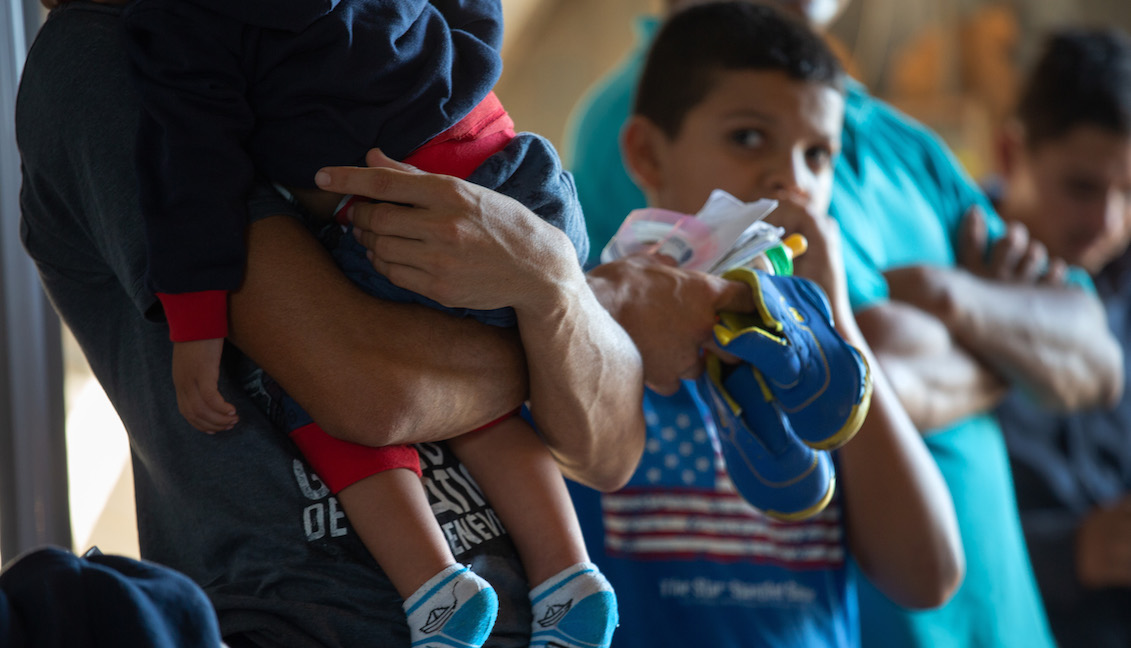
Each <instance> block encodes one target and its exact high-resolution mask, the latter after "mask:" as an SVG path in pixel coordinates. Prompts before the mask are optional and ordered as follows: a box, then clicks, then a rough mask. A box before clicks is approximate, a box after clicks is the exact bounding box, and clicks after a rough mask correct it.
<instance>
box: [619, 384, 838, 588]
mask: <svg viewBox="0 0 1131 648" xmlns="http://www.w3.org/2000/svg"><path fill="white" fill-rule="evenodd" d="M690 389H693V387H687V388H685V389H684V390H682V391H681V392H679V393H677V394H676V395H675V396H672V397H660V396H657V395H656V394H652V393H650V394H648V397H647V398H646V399H645V416H646V422H647V425H648V440H647V442H646V444H645V450H644V457H643V458H642V460H641V464H640V466H639V468H638V469H637V471H636V474H635V476H634V477H633V479H632V481H631V482H629V484H628V485H627V486H626V487H625V488H624V489H622V490H620V491H618V492H616V493H611V494H606V495H603V496H602V498H601V508H602V515H603V520H604V525H605V545H606V546H605V550H606V552H608V553H609V555H611V556H618V557H621V558H631V559H634V560H677V561H678V560H704V559H707V560H712V561H716V562H756V563H763V564H775V565H779V566H782V567H785V568H788V569H796V570H808V569H829V568H838V567H840V566H842V565H843V563H844V552H845V549H844V533H843V524H842V520H841V507H840V498H839V497H834V499H833V501H832V503H830V505H829V506H828V508H826V509H825V510H824V511H822V512H821V513H820V514H818V515H816V516H814V517H813V518H810V519H808V520H804V521H801V522H782V521H779V520H775V519H773V518H770V517H767V516H765V515H762V514H761V513H759V512H758V511H757V510H755V509H754V508H753V507H751V506H750V505H749V504H747V503H746V501H745V500H744V499H742V497H741V496H739V495H738V494H737V493H736V492H735V490H734V487H733V485H732V484H731V482H730V479H729V477H728V476H727V473H726V467H725V465H724V463H723V459H722V456H721V454H720V453H719V452H718V444H717V441H716V440H715V434H714V427H713V423H712V422H711V420H710V418H709V416H708V415H707V414H706V413H705V410H704V408H703V407H702V403H701V401H699V400H698V398H696V396H695V395H694V394H693V393H691V392H690V391H689V390H690Z"/></svg>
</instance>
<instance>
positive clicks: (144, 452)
mask: <svg viewBox="0 0 1131 648" xmlns="http://www.w3.org/2000/svg"><path fill="white" fill-rule="evenodd" d="M122 37H123V34H122V31H121V26H120V24H119V19H118V11H117V10H116V9H115V8H112V7H107V6H103V5H96V4H92V3H87V2H73V3H69V4H66V5H64V6H63V7H61V8H59V9H56V10H55V11H54V12H52V14H51V16H50V17H49V18H48V20H47V23H46V24H45V25H44V27H43V28H42V30H41V31H40V34H39V36H38V37H37V39H36V42H35V44H34V45H33V47H32V50H31V52H30V53H29V55H28V58H27V63H26V65H25V68H24V72H23V78H22V81H21V88H20V94H19V97H18V100H17V106H16V122H17V123H16V128H17V143H18V145H19V147H20V153H21V155H22V159H23V173H24V183H23V188H22V191H21V197H20V200H21V208H22V211H23V221H22V227H21V233H22V237H23V242H24V245H25V247H26V248H27V250H28V252H29V253H30V255H31V256H32V257H33V258H34V259H35V262H36V264H37V266H38V269H39V272H40V275H41V278H42V281H43V285H44V287H45V288H46V290H47V293H48V295H49V296H50V298H51V300H52V303H53V304H54V305H55V308H56V309H57V310H58V311H59V313H60V315H61V316H62V318H63V320H64V321H65V322H66V323H67V324H68V326H70V328H71V329H72V330H73V332H74V334H75V337H76V338H77V339H78V341H79V343H80V345H81V346H82V348H83V351H84V353H85V354H86V356H87V359H88V360H89V361H90V365H91V367H92V369H93V370H94V373H95V375H96V376H97V378H98V380H99V382H101V384H102V386H103V387H104V388H105V390H106V393H107V394H108V395H109V397H110V400H111V401H112V402H113V404H114V407H115V408H116V409H117V411H118V414H119V415H120V416H121V418H122V420H123V422H124V423H125V427H126V431H127V432H128V434H129V436H130V446H131V449H132V452H133V464H134V479H135V491H136V500H137V509H138V531H139V538H140V545H141V552H142V555H143V557H145V558H146V559H149V560H153V561H155V562H159V563H162V564H164V565H167V566H169V567H172V568H174V569H177V570H179V571H181V572H183V573H185V574H187V575H188V576H189V577H191V578H192V579H193V580H195V581H196V582H197V583H199V584H200V585H201V586H202V587H203V588H204V590H205V591H206V592H207V594H208V595H209V597H210V598H211V600H212V602H213V604H214V605H215V606H216V609H217V612H218V615H219V618H220V623H221V628H222V630H223V632H224V635H225V637H226V639H227V640H228V641H230V642H231V643H232V645H233V646H243V645H257V646H288V647H304V646H397V645H403V646H408V645H409V639H408V629H407V627H406V625H405V622H404V613H403V612H402V610H401V599H400V597H399V596H398V595H397V593H396V591H395V590H394V589H393V587H392V585H391V584H390V583H389V581H388V579H387V578H386V577H385V575H384V574H383V573H382V572H381V571H380V570H379V569H378V568H377V567H376V565H375V563H374V562H373V560H372V558H371V557H370V556H369V554H368V552H367V551H366V550H365V548H364V547H363V545H362V544H361V542H360V541H359V540H358V539H357V537H356V535H355V534H354V532H353V531H352V529H351V528H350V526H349V523H348V522H347V520H346V518H345V515H344V514H343V512H342V510H341V506H340V504H339V503H338V502H337V500H336V498H334V497H333V496H332V495H330V493H329V491H328V489H327V488H326V487H325V485H324V484H323V483H322V482H321V481H320V480H319V479H318V478H317V476H316V475H314V474H313V473H312V472H311V471H310V469H309V467H308V466H307V465H306V464H305V463H304V462H303V461H302V459H301V457H300V455H299V454H298V452H297V450H296V449H295V448H294V447H293V445H292V444H291V443H290V441H289V440H288V439H287V438H286V437H285V435H283V434H281V433H280V432H278V431H277V430H276V429H275V428H273V427H272V426H271V425H270V424H269V423H268V421H267V419H266V417H265V416H264V415H263V414H262V413H261V412H260V411H259V410H258V409H257V408H256V407H255V406H254V404H253V403H252V401H251V400H250V399H249V397H248V396H247V395H245V394H244V392H243V390H242V389H241V388H240V384H239V373H238V372H236V371H235V370H234V369H235V366H234V365H233V364H232V363H231V362H228V364H227V365H226V367H225V371H224V372H223V373H222V376H221V391H222V392H223V393H224V395H225V397H226V398H227V399H228V400H229V402H231V403H233V404H234V405H235V406H236V408H237V409H238V411H239V415H240V421H241V422H240V425H239V426H238V427H237V428H236V429H235V430H233V431H231V432H228V433H224V434H218V435H207V434H203V433H200V432H199V431H197V430H195V429H193V428H192V427H191V426H190V425H189V424H188V423H187V422H185V421H184V419H183V418H182V417H181V416H180V414H179V413H178V411H177V406H176V397H175V393H174V391H173V386H172V381H171V379H170V376H171V368H170V361H171V348H170V342H169V340H168V331H167V329H166V327H165V326H164V325H163V324H161V323H160V322H154V321H151V319H149V318H147V317H146V315H147V313H151V312H152V310H153V309H154V308H155V305H156V301H155V299H154V297H153V295H152V293H151V292H150V291H149V290H148V289H147V287H146V285H145V280H144V278H145V242H144V232H143V225H142V220H141V216H140V213H139V211H138V207H137V188H136V183H135V179H134V170H133V169H134V166H133V164H134V161H133V141H134V137H135V132H136V128H137V102H136V97H135V95H134V91H133V88H132V85H131V80H130V78H129V69H128V62H127V59H126V56H125V52H124V49H123V40H122ZM202 189H204V188H202ZM269 196H270V194H264V195H262V196H260V197H259V198H257V199H253V200H252V201H251V208H252V212H253V216H254V214H255V212H256V211H261V210H269V211H270V212H272V213H289V212H290V208H289V207H288V206H287V205H286V204H285V203H284V202H283V201H281V200H278V201H275V200H273V199H272V198H270V197H269ZM233 351H234V349H229V350H228V351H226V352H225V357H226V358H227V359H231V358H232V356H235V355H237V354H235V353H232V352H233ZM421 459H422V464H423V468H424V474H425V477H426V485H427V490H428V494H429V497H430V499H431V501H432V506H433V510H434V511H435V512H436V515H437V521H438V523H439V524H440V525H441V527H442V528H443V530H444V533H445V535H446V537H447V538H448V539H449V543H450V544H451V547H452V551H453V553H454V554H455V557H456V559H457V560H459V561H460V562H462V563H467V564H471V565H472V567H473V569H474V570H475V571H476V572H477V573H479V574H480V575H482V576H483V577H485V578H486V579H487V580H489V581H490V582H491V583H492V585H494V587H495V589H496V590H497V591H498V592H499V597H500V604H501V611H500V616H499V621H498V622H497V623H496V625H495V632H494V633H493V635H492V639H491V641H490V642H488V645H489V646H496V647H501V646H525V645H526V643H527V641H528V637H529V628H530V613H529V603H528V600H527V589H528V586H527V584H526V582H525V577H524V576H523V574H522V569H521V566H520V564H519V562H518V558H517V554H516V553H515V550H514V547H513V545H512V544H511V542H510V539H509V538H508V537H507V536H506V535H505V532H504V531H503V530H502V526H501V525H500V523H499V521H498V518H497V517H496V516H495V514H494V511H493V510H492V509H491V508H490V507H489V506H487V505H486V503H485V501H484V498H483V495H482V493H481V492H480V491H479V489H478V487H476V486H475V485H474V482H473V481H472V480H471V479H470V477H469V476H468V475H467V473H466V471H465V470H463V469H462V467H461V466H460V465H459V464H458V462H457V461H456V460H455V458H454V457H453V456H452V455H451V454H450V453H448V452H446V451H445V448H444V447H443V446H442V445H432V444H429V445H424V446H421Z"/></svg>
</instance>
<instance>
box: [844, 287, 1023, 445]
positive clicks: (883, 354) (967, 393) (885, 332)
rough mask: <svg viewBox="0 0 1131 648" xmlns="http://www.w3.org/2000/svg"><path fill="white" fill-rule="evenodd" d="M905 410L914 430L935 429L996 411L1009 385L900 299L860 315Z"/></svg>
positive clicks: (940, 326) (943, 329)
mask: <svg viewBox="0 0 1131 648" xmlns="http://www.w3.org/2000/svg"><path fill="white" fill-rule="evenodd" d="M856 321H857V323H858V324H859V327H860V330H861V332H862V334H863V336H864V338H865V339H866V340H867V341H868V343H869V345H870V346H871V348H872V351H873V352H874V353H875V356H876V361H877V363H878V366H880V367H882V368H883V370H884V373H886V374H887V376H888V378H889V381H890V383H891V385H892V388H893V389H894V391H895V393H896V395H897V396H898V397H899V401H900V403H901V404H902V405H903V409H904V410H905V411H906V412H907V414H908V416H909V417H910V419H911V421H912V422H913V423H914V424H915V427H916V428H918V429H919V430H922V431H924V432H926V431H930V430H935V429H938V428H940V427H943V426H946V425H948V424H950V423H953V422H955V421H958V420H960V419H963V418H965V417H967V416H970V415H972V414H976V413H978V412H985V411H987V410H989V409H990V408H992V407H994V406H995V405H996V404H997V403H998V402H1000V401H1001V399H1002V398H1004V397H1005V394H1006V393H1007V392H1008V385H1007V384H1006V383H1005V381H1003V380H1002V378H1001V377H1000V376H998V375H997V374H996V373H994V372H993V371H991V370H990V369H989V367H987V366H986V365H985V364H983V363H982V362H981V361H979V360H978V359H976V358H975V357H974V356H973V355H972V354H971V353H970V352H969V351H968V350H966V349H965V348H964V347H962V346H960V345H959V344H958V343H957V342H956V341H955V340H954V338H953V336H952V335H951V334H950V331H949V330H947V328H946V327H945V326H944V325H943V324H942V322H940V321H939V320H938V319H937V318H936V317H934V316H932V315H930V314H928V313H926V312H925V311H923V310H921V309H919V308H917V307H915V306H912V305H910V304H907V303H905V302H900V301H887V302H883V303H879V304H876V305H873V306H869V307H868V308H865V309H863V310H860V311H858V312H857V313H856Z"/></svg>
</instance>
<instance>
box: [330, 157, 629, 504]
mask: <svg viewBox="0 0 1131 648" xmlns="http://www.w3.org/2000/svg"><path fill="white" fill-rule="evenodd" d="M367 162H368V163H369V164H370V167H369V168H349V167H336V168H329V169H324V170H323V172H320V174H319V178H318V181H319V185H320V187H321V188H323V189H327V190H330V191H334V192H337V193H349V194H356V195H363V196H368V197H370V198H374V199H378V200H382V201H386V202H380V203H375V204H357V205H355V207H354V208H353V210H352V218H353V222H354V225H355V227H356V229H357V231H358V232H359V236H360V238H361V241H362V243H363V244H364V245H365V246H366V247H367V248H369V250H370V251H371V252H372V254H371V260H372V262H373V265H374V267H375V268H376V269H377V270H378V271H379V272H381V273H382V274H383V275H385V276H386V277H388V278H389V279H390V281H392V282H393V283H395V284H397V285H399V286H402V287H404V288H406V289H408V290H412V291H414V292H417V293H420V294H422V295H425V296H427V297H430V298H432V299H434V300H436V301H438V302H440V303H442V304H444V305H447V306H456V307H463V308H474V309H484V310H486V309H493V308H500V307H505V306H510V307H512V308H513V309H514V311H515V314H516V316H517V320H518V334H519V336H520V338H521V341H522V345H523V347H524V348H525V357H526V367H527V375H528V378H529V402H530V411H531V414H532V415H533V417H534V420H535V423H536V424H537V426H538V429H539V432H540V433H541V434H542V436H543V438H544V439H545V441H546V444H547V446H548V447H549V448H550V451H551V452H552V453H553V454H554V457H555V459H557V461H558V463H559V465H560V466H561V468H562V471H563V473H564V474H565V475H566V476H567V477H570V478H571V479H574V480H576V481H578V482H580V483H583V484H586V485H589V486H592V487H594V488H597V489H602V490H610V489H616V488H619V487H620V486H622V485H623V484H624V483H625V482H627V480H628V478H629V477H630V476H631V475H632V472H633V470H634V469H635V467H636V464H637V462H638V460H639V458H640V456H641V454H642V452H643V448H644V420H643V411H642V408H641V407H640V402H641V399H642V397H643V380H642V373H641V360H640V354H639V353H638V352H637V350H636V347H635V346H634V345H633V343H632V340H631V339H630V338H629V337H628V335H627V333H625V331H624V329H623V328H621V327H620V326H619V325H618V324H617V323H616V321H615V320H614V319H613V318H612V316H611V315H610V314H609V312H608V311H607V310H606V309H605V308H603V307H602V306H601V304H600V303H599V302H598V301H597V299H596V297H595V296H594V293H593V291H592V290H590V288H589V286H588V283H587V281H586V277H585V275H584V273H583V272H582V270H581V266H580V265H579V264H578V262H577V258H576V256H575V254H574V252H573V246H572V245H571V244H570V242H569V240H568V239H567V238H566V236H565V234H563V233H562V232H561V231H560V230H558V229H556V228H554V227H552V226H551V225H549V224H547V223H545V222H544V221H542V220H541V219H540V218H538V217H537V216H535V215H534V214H533V213H531V212H530V211H529V210H527V209H526V208H525V207H523V206H522V205H521V204H519V203H518V202H516V201H514V200H512V199H510V198H508V197H506V196H503V195H502V194H498V193H496V192H492V191H489V190H486V189H483V188H482V187H478V186H476V185H473V184H470V183H467V182H464V181H462V180H458V179H456V178H452V177H450V176H440V175H432V174H426V173H422V172H419V171H415V170H413V169H411V168H408V167H404V166H403V165H399V164H397V163H395V162H392V161H390V160H388V159H387V158H384V157H383V156H381V155H380V154H379V153H371V154H370V156H369V158H368V160H367ZM484 378H486V379H488V380H494V379H495V376H494V375H493V374H488V373H483V374H481V375H480V379H481V380H483V379H484ZM485 382H486V380H485Z"/></svg>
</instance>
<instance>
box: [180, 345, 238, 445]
mask: <svg viewBox="0 0 1131 648" xmlns="http://www.w3.org/2000/svg"><path fill="white" fill-rule="evenodd" d="M223 349H224V339H223V338H217V339H214V340H195V341H192V342H174V343H173V385H174V386H176V388H177V407H178V409H180V411H181V415H182V416H184V417H185V419H187V420H188V422H189V423H191V424H192V425H193V427H195V428H196V429H198V430H200V431H202V432H207V433H209V434H212V433H214V432H219V431H221V430H230V429H232V427H233V426H235V424H236V423H238V422H239V417H238V416H236V408H235V407H233V406H232V405H231V404H229V403H228V402H227V401H225V400H224V397H223V396H221V395H220V390H219V389H218V388H217V385H218V384H219V382H220V354H221V352H222V351H223Z"/></svg>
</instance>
